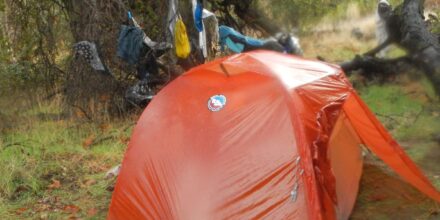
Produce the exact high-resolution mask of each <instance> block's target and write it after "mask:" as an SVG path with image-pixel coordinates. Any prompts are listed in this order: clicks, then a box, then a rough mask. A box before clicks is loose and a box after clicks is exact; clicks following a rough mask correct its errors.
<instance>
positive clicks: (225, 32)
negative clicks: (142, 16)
mask: <svg viewBox="0 0 440 220" xmlns="http://www.w3.org/2000/svg"><path fill="white" fill-rule="evenodd" d="M219 35H220V45H221V46H222V47H224V46H225V45H226V46H228V45H227V41H226V40H227V38H229V39H230V40H231V41H232V42H234V43H236V44H237V43H240V44H242V45H251V46H254V47H262V46H263V45H264V44H265V42H266V41H265V40H259V39H256V38H252V37H248V36H245V35H243V34H241V33H239V32H238V31H236V30H234V29H233V28H231V27H228V26H225V25H221V26H220V27H219Z"/></svg>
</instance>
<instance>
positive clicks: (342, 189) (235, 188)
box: [108, 51, 440, 220]
mask: <svg viewBox="0 0 440 220" xmlns="http://www.w3.org/2000/svg"><path fill="white" fill-rule="evenodd" d="M362 147H367V148H368V149H370V150H371V151H372V152H374V153H375V154H376V155H377V156H378V157H379V158H381V159H382V160H383V161H384V162H385V163H386V164H387V165H388V166H390V167H391V169H393V170H394V171H395V172H396V173H397V174H399V175H400V176H401V177H402V178H403V179H404V180H405V181H407V182H408V183H410V184H411V185H413V186H414V187H415V188H417V189H418V190H420V191H421V192H423V193H425V194H426V195H428V196H430V197H431V198H433V199H434V200H437V201H440V193H439V192H438V191H437V190H436V189H435V188H434V187H433V186H432V184H431V183H430V182H429V180H428V179H427V178H426V177H425V176H424V175H423V174H422V172H421V171H420V170H419V169H418V168H417V167H416V165H415V164H414V163H413V162H412V161H411V159H410V158H409V157H408V156H407V155H406V154H405V152H404V151H403V150H402V148H401V147H400V146H399V145H398V143H397V142H396V141H395V140H393V138H392V137H391V136H390V135H389V134H388V132H387V131H386V130H385V128H384V127H383V126H382V125H381V124H380V122H379V121H378V120H377V119H376V118H375V116H374V114H373V113H372V112H371V111H370V110H368V108H367V106H366V105H365V104H364V103H363V102H362V100H361V99H360V98H359V96H358V95H357V94H356V92H355V91H354V89H353V88H352V86H351V85H350V83H349V82H348V80H347V78H346V77H345V76H344V74H343V72H342V70H341V69H340V68H339V67H338V66H334V65H330V64H326V63H322V62H317V61H310V60H305V59H302V58H298V57H294V56H290V55H283V54H279V53H275V52H269V51H256V52H250V53H243V54H238V55H234V56H231V57H227V58H223V59H219V60H217V61H214V62H211V63H208V64H205V65H201V66H198V67H196V68H193V69H192V70H190V71H189V72H187V73H185V74H184V75H182V76H181V77H179V78H178V79H176V80H174V81H173V82H172V83H170V84H169V85H168V86H166V87H165V88H164V89H163V90H162V91H161V92H160V93H159V94H158V95H157V96H156V97H155V99H154V100H153V101H152V102H151V103H150V105H149V106H148V107H147V108H146V110H145V112H144V113H143V115H142V116H141V118H140V119H139V122H138V124H137V125H136V127H135V129H134V131H133V136H132V139H131V142H130V144H129V146H128V150H127V152H126V155H125V158H124V162H123V164H122V169H121V173H120V175H119V177H118V180H117V184H116V187H115V191H114V193H113V198H112V202H111V206H110V211H109V216H108V219H182V220H187V219H188V220H197V219H203V220H205V219H260V218H265V219H348V218H349V216H350V213H351V211H352V209H353V206H354V203H355V200H356V196H357V193H358V189H359V180H360V177H361V174H362V159H363V156H362Z"/></svg>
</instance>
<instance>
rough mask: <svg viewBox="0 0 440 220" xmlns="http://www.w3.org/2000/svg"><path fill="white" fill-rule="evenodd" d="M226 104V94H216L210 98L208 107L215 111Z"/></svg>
mask: <svg viewBox="0 0 440 220" xmlns="http://www.w3.org/2000/svg"><path fill="white" fill-rule="evenodd" d="M225 105H226V97H225V96H224V95H214V96H211V98H209V100H208V109H209V110H211V111H213V112H218V111H220V110H222V109H223V108H224V107H225Z"/></svg>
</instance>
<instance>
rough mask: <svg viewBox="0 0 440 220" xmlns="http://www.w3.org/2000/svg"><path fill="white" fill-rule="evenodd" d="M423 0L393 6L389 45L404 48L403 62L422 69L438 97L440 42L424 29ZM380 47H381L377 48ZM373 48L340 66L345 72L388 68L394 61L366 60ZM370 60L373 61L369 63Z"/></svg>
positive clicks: (369, 58)
mask: <svg viewBox="0 0 440 220" xmlns="http://www.w3.org/2000/svg"><path fill="white" fill-rule="evenodd" d="M423 3H424V0H405V1H404V2H403V4H401V5H399V6H397V7H396V8H395V9H394V11H393V15H392V16H390V18H389V19H390V20H388V21H387V26H388V31H389V32H391V33H389V36H392V37H391V38H390V39H389V42H393V43H396V44H397V45H399V46H400V47H402V48H403V49H405V50H406V51H407V52H408V54H409V56H408V58H404V60H403V61H406V62H409V63H411V64H413V65H415V66H417V67H418V68H419V69H420V70H422V71H423V72H424V73H425V75H426V77H427V78H428V79H429V80H430V81H431V82H432V85H433V87H434V90H435V92H436V94H437V95H438V96H440V43H439V39H438V36H436V35H434V34H433V33H431V32H430V31H429V30H428V27H427V25H426V23H425V20H424V17H423ZM380 46H383V45H379V47H380ZM376 49H377V48H375V49H373V50H371V51H370V52H368V53H367V54H366V56H364V57H362V58H360V57H357V58H355V59H354V60H352V61H350V62H345V63H343V64H341V67H342V68H343V69H344V70H345V71H347V72H349V71H352V70H356V69H368V68H370V66H371V65H373V66H375V67H374V68H375V69H377V68H381V67H382V68H385V69H386V68H389V67H390V66H392V65H393V62H395V60H383V59H377V58H372V57H368V56H369V55H374V54H375V52H377V50H376ZM372 61H374V62H372Z"/></svg>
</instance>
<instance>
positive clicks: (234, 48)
mask: <svg viewBox="0 0 440 220" xmlns="http://www.w3.org/2000/svg"><path fill="white" fill-rule="evenodd" d="M225 44H226V46H227V47H228V48H229V49H231V50H232V51H234V52H235V53H241V52H243V50H244V45H243V44H240V43H235V42H234V41H232V40H231V38H229V37H227V38H226V42H225Z"/></svg>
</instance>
